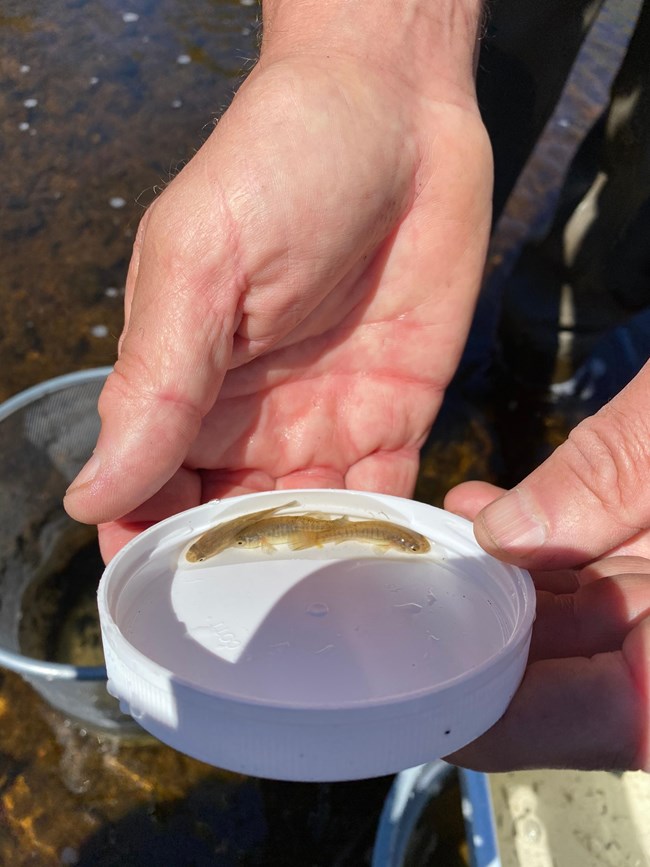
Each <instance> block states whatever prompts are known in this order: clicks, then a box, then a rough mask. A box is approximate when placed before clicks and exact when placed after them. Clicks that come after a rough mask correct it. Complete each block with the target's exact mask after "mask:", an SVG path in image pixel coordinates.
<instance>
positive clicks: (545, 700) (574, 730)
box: [447, 622, 650, 773]
mask: <svg viewBox="0 0 650 867" xmlns="http://www.w3.org/2000/svg"><path fill="white" fill-rule="evenodd" d="M648 626H649V624H648V623H647V622H644V623H642V624H640V625H639V626H638V627H637V628H636V630H634V633H633V634H631V636H629V639H630V646H629V657H630V658H628V653H626V652H625V651H618V652H616V653H602V654H599V655H598V656H595V657H593V658H592V659H585V658H571V659H551V660H541V661H539V662H534V663H533V664H532V665H530V666H529V668H528V669H527V671H526V674H525V676H524V679H523V681H522V683H521V686H520V687H519V690H518V691H517V693H516V694H515V696H514V698H513V700H512V702H511V703H510V706H509V707H508V709H507V711H506V712H505V714H504V715H503V717H502V718H501V719H500V720H499V721H498V722H497V723H496V724H495V725H494V726H492V728H491V729H489V730H488V731H487V732H486V733H485V734H484V735H482V736H481V737H480V738H478V739H477V740H476V741H474V742H473V743H471V744H469V745H468V746H467V747H464V748H463V749H461V750H458V751H457V752H456V753H454V754H453V755H451V756H449V757H447V758H448V760H449V761H451V762H453V763H454V764H459V765H461V766H463V767H470V768H474V769H476V770H480V771H485V772H488V773H491V772H496V771H512V770H519V769H523V768H572V769H582V770H626V769H635V768H640V767H646V766H647V760H648V756H647V750H646V746H645V735H644V732H645V731H646V729H647V728H648V727H650V721H649V720H648V706H647V698H645V697H644V694H645V693H644V691H645V690H647V688H648V685H649V680H650V675H649V672H648V661H649V660H650V635H649V633H650V629H648ZM637 631H638V632H639V634H638V635H636V634H635V633H637ZM632 635H634V638H632ZM626 650H627V648H626ZM644 653H645V654H647V655H645V657H644V659H642V658H641V657H642V656H643V654H644Z"/></svg>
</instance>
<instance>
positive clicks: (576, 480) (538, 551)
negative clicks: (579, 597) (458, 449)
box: [474, 363, 650, 569]
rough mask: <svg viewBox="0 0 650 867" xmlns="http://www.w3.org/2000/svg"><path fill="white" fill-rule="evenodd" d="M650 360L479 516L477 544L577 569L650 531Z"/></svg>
mask: <svg viewBox="0 0 650 867" xmlns="http://www.w3.org/2000/svg"><path fill="white" fill-rule="evenodd" d="M649 386H650V363H648V364H646V365H645V367H644V368H643V369H642V370H641V372H640V373H639V374H638V375H637V376H636V377H635V379H634V380H632V382H631V383H630V384H629V385H628V386H627V387H626V388H625V389H624V390H623V391H622V392H621V393H620V394H619V395H617V397H616V398H614V400H612V401H611V403H609V404H607V406H605V407H604V408H603V409H601V410H600V411H599V412H598V413H596V415H594V416H592V417H591V418H588V419H586V420H585V421H583V422H582V423H581V424H579V425H578V426H577V427H576V428H575V429H574V430H573V431H572V432H571V434H570V435H569V438H568V439H567V441H566V442H565V443H563V444H562V445H561V446H559V448H557V449H556V450H555V452H554V453H553V454H552V455H551V456H550V457H549V458H548V459H547V460H546V461H545V462H544V463H543V464H541V466H539V467H538V468H537V469H536V470H534V472H532V473H531V474H530V475H529V476H528V477H527V478H525V479H524V480H523V481H522V482H521V483H520V484H519V485H517V487H516V488H514V489H513V490H512V491H509V492H508V493H507V494H505V495H504V496H502V497H500V498H499V499H498V500H495V501H494V502H493V503H490V505H488V506H487V507H486V508H484V509H483V511H481V512H480V513H479V515H478V517H477V518H476V521H475V525H474V530H475V533H476V537H477V539H478V541H479V543H480V544H481V545H482V546H483V547H484V548H485V549H486V550H487V551H489V552H490V553H491V554H493V555H494V556H495V557H499V558H500V559H502V560H507V561H508V562H511V563H516V564H518V565H521V566H524V567H526V568H528V569H551V568H562V567H567V566H575V565H578V564H580V563H584V562H587V561H589V560H592V559H593V558H595V557H598V556H600V555H601V554H604V553H606V552H607V551H610V550H611V549H612V548H614V547H615V546H616V545H619V544H620V543H622V542H624V541H626V540H627V539H629V538H630V537H632V536H634V535H635V534H637V533H638V532H639V531H641V530H644V529H646V528H648V527H649V526H650V483H649V480H650V387H649Z"/></svg>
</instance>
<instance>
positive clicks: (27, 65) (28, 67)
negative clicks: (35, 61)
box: [20, 63, 32, 75]
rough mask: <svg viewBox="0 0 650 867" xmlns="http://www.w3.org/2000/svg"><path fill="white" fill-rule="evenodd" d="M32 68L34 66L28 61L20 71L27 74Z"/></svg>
mask: <svg viewBox="0 0 650 867" xmlns="http://www.w3.org/2000/svg"><path fill="white" fill-rule="evenodd" d="M31 68H32V67H31V66H30V65H29V64H28V63H23V65H22V66H21V67H20V71H21V72H22V74H23V75H25V73H26V72H29V70H30V69H31Z"/></svg>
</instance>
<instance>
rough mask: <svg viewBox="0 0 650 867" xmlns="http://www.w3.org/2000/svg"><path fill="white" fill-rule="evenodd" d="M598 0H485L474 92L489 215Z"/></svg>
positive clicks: (523, 156)
mask: <svg viewBox="0 0 650 867" xmlns="http://www.w3.org/2000/svg"><path fill="white" fill-rule="evenodd" d="M602 2H603V0H492V2H491V3H489V4H488V7H487V9H488V22H487V30H486V34H485V37H484V39H483V42H482V45H481V54H480V57H479V68H478V76H477V90H478V99H479V106H480V108H481V113H482V115H483V120H484V122H485V125H486V127H487V130H488V133H489V134H490V139H491V141H492V148H493V151H494V162H495V189H494V214H495V218H496V217H498V215H499V214H500V213H501V210H502V208H503V205H504V204H505V201H506V199H507V197H508V195H509V194H510V192H511V191H512V188H513V186H514V184H515V181H516V180H517V177H518V176H519V174H520V172H521V170H522V168H523V166H524V163H525V162H526V160H527V159H528V157H529V155H530V153H531V151H532V149H533V147H534V146H535V142H536V141H537V139H538V138H539V136H540V135H541V132H542V130H543V129H544V125H545V124H546V122H547V120H548V119H549V117H550V115H551V113H552V111H553V109H554V107H555V105H556V103H557V101H558V99H559V96H560V93H561V92H562V88H563V87H564V84H565V82H566V79H567V77H568V74H569V71H570V69H571V66H572V65H573V62H574V60H575V57H576V55H577V53H578V51H579V49H580V46H581V44H582V42H583V40H584V37H585V35H586V33H587V31H588V30H589V27H590V26H591V24H592V23H593V20H594V18H595V17H596V14H597V13H598V10H599V9H600V6H601V5H602Z"/></svg>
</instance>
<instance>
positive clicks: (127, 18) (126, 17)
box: [122, 12, 140, 24]
mask: <svg viewBox="0 0 650 867" xmlns="http://www.w3.org/2000/svg"><path fill="white" fill-rule="evenodd" d="M139 18H140V16H139V15H138V13H137V12H123V13H122V21H124V23H125V24H132V23H133V22H134V21H138V19H139Z"/></svg>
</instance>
